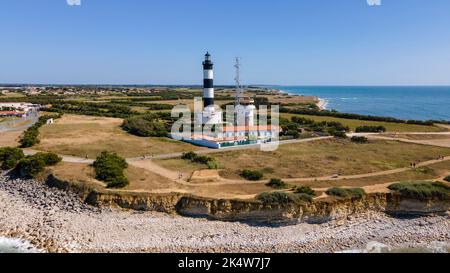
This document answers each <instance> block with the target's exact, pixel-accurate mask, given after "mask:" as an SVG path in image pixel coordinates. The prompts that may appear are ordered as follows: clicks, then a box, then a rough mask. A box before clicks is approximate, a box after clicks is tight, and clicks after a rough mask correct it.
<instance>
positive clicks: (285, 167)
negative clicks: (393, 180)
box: [157, 139, 450, 179]
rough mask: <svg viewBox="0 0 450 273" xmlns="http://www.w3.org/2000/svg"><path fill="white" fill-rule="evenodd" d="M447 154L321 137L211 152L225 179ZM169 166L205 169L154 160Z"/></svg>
mask: <svg viewBox="0 0 450 273" xmlns="http://www.w3.org/2000/svg"><path fill="white" fill-rule="evenodd" d="M439 155H444V156H448V155H450V149H448V148H441V147H431V146H425V145H417V144H410V143H400V142H396V141H374V140H373V141H370V143H368V144H355V143H352V142H350V141H349V140H336V139H333V140H324V141H317V142H310V143H299V144H289V145H282V146H280V148H279V149H278V150H277V151H276V152H261V151H259V150H242V151H229V152H222V153H218V154H214V155H211V156H212V157H214V158H215V159H216V160H217V161H218V162H219V165H220V167H221V168H222V169H223V170H222V171H221V172H220V173H221V175H222V176H223V177H225V178H230V179H236V178H239V172H240V171H242V170H243V169H252V170H261V171H262V172H263V173H264V174H265V177H266V178H271V177H276V178H308V177H322V176H328V175H334V174H340V175H354V174H366V173H372V172H379V171H385V170H392V169H397V168H403V167H408V166H410V164H411V163H412V162H422V161H428V160H433V159H436V158H437V157H438V156H439ZM157 162H158V164H160V165H162V166H164V167H166V168H169V169H177V170H182V171H184V172H193V171H195V170H198V169H201V168H205V166H203V165H198V164H192V163H189V162H188V161H185V160H181V159H166V160H158V161H157Z"/></svg>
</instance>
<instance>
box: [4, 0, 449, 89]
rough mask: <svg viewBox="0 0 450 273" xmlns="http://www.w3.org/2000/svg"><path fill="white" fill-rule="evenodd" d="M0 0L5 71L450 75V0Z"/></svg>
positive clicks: (146, 77)
mask: <svg viewBox="0 0 450 273" xmlns="http://www.w3.org/2000/svg"><path fill="white" fill-rule="evenodd" d="M81 1H82V5H81V6H69V5H67V3H66V0H0V4H1V8H0V34H1V37H2V39H1V42H0V82H3V83H76V84H79V83H85V84H95V83H98V84H107V83H110V84H201V80H202V71H201V61H202V58H203V54H204V53H205V51H206V50H209V51H210V52H211V53H212V55H213V59H214V61H215V63H216V82H217V83H219V84H230V83H233V78H234V75H233V74H234V68H233V62H234V57H235V56H240V57H242V62H243V69H242V70H243V71H242V78H243V82H244V83H245V84H282V85H334V84H336V85H427V84H433V85H449V84H450V74H449V72H450V16H449V12H450V1H448V0H433V1H429V0H382V5H381V6H369V5H367V3H366V0H342V1H341V0H339V1H336V0H81Z"/></svg>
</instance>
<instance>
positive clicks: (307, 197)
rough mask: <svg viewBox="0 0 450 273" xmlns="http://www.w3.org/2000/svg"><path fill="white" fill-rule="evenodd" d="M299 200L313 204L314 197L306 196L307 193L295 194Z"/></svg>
mask: <svg viewBox="0 0 450 273" xmlns="http://www.w3.org/2000/svg"><path fill="white" fill-rule="evenodd" d="M295 195H296V196H297V198H299V199H301V200H303V201H306V202H312V201H313V199H314V196H312V195H309V194H306V193H297V194H295Z"/></svg>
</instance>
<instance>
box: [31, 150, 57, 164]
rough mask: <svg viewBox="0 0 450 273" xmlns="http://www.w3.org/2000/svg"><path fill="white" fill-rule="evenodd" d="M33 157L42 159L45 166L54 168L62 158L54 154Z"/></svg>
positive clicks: (40, 154)
mask: <svg viewBox="0 0 450 273" xmlns="http://www.w3.org/2000/svg"><path fill="white" fill-rule="evenodd" d="M33 157H35V158H40V159H42V160H43V161H44V163H45V165H46V166H55V165H56V164H58V163H59V162H61V161H62V158H61V157H60V156H58V155H57V154H54V153H37V154H35V155H34V156H33Z"/></svg>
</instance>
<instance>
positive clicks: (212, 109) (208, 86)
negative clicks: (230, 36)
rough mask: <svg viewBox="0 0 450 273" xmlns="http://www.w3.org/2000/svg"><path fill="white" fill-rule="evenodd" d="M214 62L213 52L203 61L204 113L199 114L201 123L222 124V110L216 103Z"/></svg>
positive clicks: (207, 54)
mask: <svg viewBox="0 0 450 273" xmlns="http://www.w3.org/2000/svg"><path fill="white" fill-rule="evenodd" d="M213 67H214V63H213V62H212V60H211V54H209V52H207V53H206V54H205V60H204V61H203V113H201V115H199V119H198V120H199V121H200V123H201V124H209V125H215V124H221V123H222V122H223V121H222V111H221V110H220V108H219V109H216V106H215V105H214V70H213Z"/></svg>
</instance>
